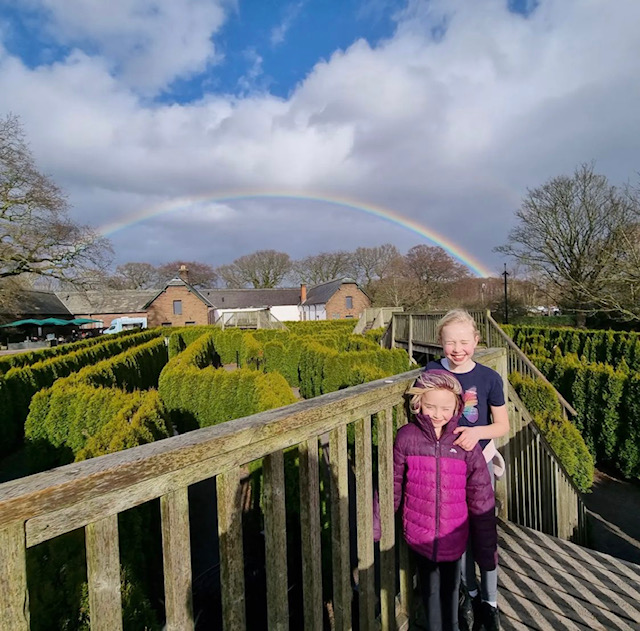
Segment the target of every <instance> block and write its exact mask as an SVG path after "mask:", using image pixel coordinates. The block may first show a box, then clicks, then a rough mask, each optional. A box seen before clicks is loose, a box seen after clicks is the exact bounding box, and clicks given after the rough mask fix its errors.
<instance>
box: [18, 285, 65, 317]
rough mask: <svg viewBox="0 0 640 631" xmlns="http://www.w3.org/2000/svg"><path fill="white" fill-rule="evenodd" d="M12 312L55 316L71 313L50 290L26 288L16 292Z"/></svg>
mask: <svg viewBox="0 0 640 631" xmlns="http://www.w3.org/2000/svg"><path fill="white" fill-rule="evenodd" d="M11 311H12V313H13V314H20V315H23V316H24V315H33V316H35V315H38V316H56V315H63V316H69V315H73V314H72V312H71V311H69V309H68V308H67V307H66V306H65V304H64V303H63V302H61V301H60V299H59V298H58V297H57V296H56V295H55V294H54V293H52V292H50V291H36V290H26V291H20V292H19V293H18V294H16V300H15V304H14V306H13V308H12V309H11Z"/></svg>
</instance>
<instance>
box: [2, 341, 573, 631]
mask: <svg viewBox="0 0 640 631" xmlns="http://www.w3.org/2000/svg"><path fill="white" fill-rule="evenodd" d="M477 359H478V361H480V362H482V363H486V364H487V365H489V366H491V367H492V368H494V369H496V370H497V371H498V372H499V373H500V374H501V375H503V377H506V368H507V362H506V352H505V350H504V349H489V350H480V351H478V353H477ZM418 372H419V371H412V372H409V373H405V374H402V375H397V376H395V377H393V378H389V379H383V380H379V381H375V382H371V383H368V384H363V385H361V386H356V387H354V388H349V389H346V390H342V391H339V392H335V393H331V394H327V395H324V396H321V397H318V398H316V399H312V400H309V401H303V402H300V403H297V404H294V405H291V406H287V407H285V408H280V409H277V410H271V411H268V412H264V413H261V414H256V415H254V416H250V417H246V418H242V419H237V420H234V421H229V422H227V423H222V424H220V425H217V426H214V427H209V428H205V429H201V430H197V431H194V432H190V433H187V434H184V435H181V436H177V437H174V438H169V439H165V440H162V441H158V442H156V443H152V444H148V445H143V446H141V447H136V448H133V449H129V450H126V451H122V452H118V453H115V454H110V455H107V456H102V457H99V458H95V459H93V460H87V461H84V462H80V463H76V464H72V465H68V466H65V467H61V468H59V469H54V470H52V471H48V472H45V473H41V474H37V475H34V476H30V477H27V478H23V479H19V480H15V481H13V482H8V483H5V484H3V485H0V609H1V611H2V614H1V615H0V630H1V631H27V630H28V629H29V605H28V603H29V598H28V588H27V586H28V583H29V581H30V580H31V579H32V578H33V577H30V576H28V575H27V564H26V551H27V548H30V547H32V546H36V545H38V544H39V543H42V542H44V541H49V540H52V539H55V538H57V537H60V536H62V535H64V534H65V533H69V532H71V531H73V530H75V529H78V528H84V531H85V542H86V543H85V545H86V558H87V567H88V572H87V577H88V584H89V601H90V613H91V628H92V630H93V631H96V630H98V631H117V630H119V629H122V605H121V595H120V560H119V544H118V514H119V513H122V512H123V511H126V510H128V509H130V508H133V507H135V506H138V505H141V504H143V503H146V502H150V501H152V500H157V499H158V498H159V499H160V507H161V511H160V518H161V522H162V524H161V525H162V554H163V562H164V580H165V598H164V602H165V611H166V620H167V626H166V628H167V629H168V630H173V631H178V630H179V631H187V630H189V629H193V628H194V616H193V612H192V593H191V584H192V571H191V551H190V543H189V541H190V536H189V535H190V526H189V499H188V493H187V490H188V487H189V486H190V485H193V484H195V483H198V482H201V481H203V480H207V479H215V484H216V489H217V494H216V496H217V497H216V502H217V523H218V538H219V550H220V577H221V579H220V583H221V601H222V620H223V628H224V629H225V630H227V631H231V630H233V631H239V630H242V629H245V628H246V607H247V606H249V607H250V606H251V603H247V602H246V597H245V583H244V580H245V575H244V562H243V559H244V553H243V532H242V510H243V509H242V502H241V501H240V495H241V489H242V477H243V472H245V465H246V464H247V463H250V462H252V461H254V460H256V459H261V458H262V459H264V460H263V467H262V470H263V493H264V495H263V502H262V511H263V519H264V537H265V541H264V546H265V559H266V594H267V620H268V627H269V629H288V628H289V626H288V625H289V616H290V612H289V609H288V595H287V588H288V584H289V583H288V580H287V560H288V556H287V536H286V529H287V526H286V524H287V512H288V510H289V509H290V507H287V506H285V501H284V485H285V481H284V480H285V475H284V473H285V472H284V450H286V449H289V448H297V450H298V455H299V486H300V495H299V497H300V528H301V538H300V540H301V542H302V543H301V546H302V550H301V551H300V555H299V557H300V558H301V564H302V568H301V574H302V584H303V603H304V604H303V608H304V628H305V629H307V630H310V631H320V630H321V629H322V628H323V611H324V606H325V603H326V602H330V605H331V611H332V615H333V624H334V628H335V629H339V630H342V629H350V628H351V625H352V599H353V598H354V597H356V598H357V599H358V611H359V621H358V624H359V627H360V629H363V630H366V629H374V628H375V629H377V628H381V629H383V630H387V629H395V628H406V627H407V624H408V619H409V616H410V615H411V611H412V605H411V597H412V590H413V578H412V574H411V570H410V564H409V556H408V552H407V548H406V546H405V544H404V543H403V542H402V541H401V538H399V537H398V536H397V533H396V529H395V519H394V514H393V479H392V478H393V427H394V420H395V423H396V425H397V426H400V425H402V424H404V423H406V422H407V416H406V406H405V403H406V402H405V397H404V392H405V391H406V389H407V387H408V385H409V384H411V383H412V382H413V380H414V379H415V377H416V376H417V374H418ZM505 383H506V379H505ZM508 394H509V408H510V417H511V423H512V430H511V433H510V435H509V436H508V437H505V438H504V439H503V444H502V450H503V452H504V453H505V455H506V457H507V460H508V462H509V469H508V474H507V476H506V479H503V480H501V481H499V482H498V484H497V487H496V494H497V496H498V498H499V499H500V502H501V506H502V513H501V515H502V516H503V517H507V518H509V519H513V520H514V521H517V522H518V523H525V524H526V525H533V526H534V527H536V526H539V527H540V528H541V529H543V530H544V531H545V532H551V533H552V534H557V535H558V536H565V537H569V536H571V535H572V534H573V535H574V536H575V535H576V533H578V532H579V531H580V530H581V528H582V525H583V522H582V521H581V520H582V519H583V512H582V509H581V503H580V497H579V494H578V493H576V491H575V488H574V487H573V485H572V484H571V482H570V481H569V479H568V476H567V475H566V473H565V471H564V470H563V469H562V467H559V466H558V465H557V463H555V462H554V459H553V456H552V454H551V452H549V449H548V446H547V445H546V442H545V441H544V439H543V438H542V437H541V436H540V435H539V433H538V432H537V431H536V429H535V427H534V426H533V425H532V423H531V419H530V417H529V416H528V414H527V413H526V411H525V410H524V408H523V407H522V404H521V402H519V399H517V397H516V396H515V394H514V393H513V392H511V391H509V392H508ZM349 426H352V430H349V431H350V432H351V431H352V435H353V437H354V444H353V445H352V446H348V440H347V432H348V428H349ZM373 427H375V435H376V436H377V446H376V445H374V444H373V441H372V428H373ZM324 453H326V454H327V463H326V465H327V470H328V473H329V476H328V482H327V484H328V487H329V489H330V492H329V493H328V496H324V497H325V498H326V501H327V502H328V505H329V511H328V514H329V515H330V528H331V544H330V546H331V558H332V563H331V565H332V590H331V591H332V593H331V594H327V593H325V594H323V587H322V568H321V559H322V546H321V538H320V534H321V521H320V518H321V512H320V504H321V493H327V491H326V488H327V485H325V486H324V490H323V491H320V475H319V472H320V470H321V469H323V466H321V460H322V457H321V455H320V454H324ZM376 454H377V456H376ZM376 457H377V462H376V464H377V467H375V466H374V458H376ZM375 469H377V486H378V489H379V498H380V514H381V530H382V538H381V541H380V557H379V559H378V560H376V559H374V545H373V517H372V497H373V478H374V473H373V472H374V470H375ZM351 476H352V477H353V478H354V480H355V482H354V486H351V485H350V483H349V480H350V477H351ZM350 506H351V507H355V510H354V514H355V518H354V519H355V521H353V520H350ZM354 532H355V533H357V538H356V539H355V541H354V540H353V539H352V538H353V536H354ZM351 546H355V548H354V549H356V550H357V563H356V567H354V565H353V564H352V561H351V559H350V549H351ZM396 559H398V560H396ZM378 563H379V570H380V571H379V575H380V585H379V588H378V587H377V586H376V583H375V579H374V576H375V574H376V572H375V568H376V564H378ZM356 570H357V571H356ZM356 576H357V579H355V578H354V577H356ZM396 576H399V579H400V580H399V591H398V589H397V588H396ZM354 580H355V581H356V582H357V589H354V587H353V581H354ZM397 592H398V593H397ZM354 594H357V596H354Z"/></svg>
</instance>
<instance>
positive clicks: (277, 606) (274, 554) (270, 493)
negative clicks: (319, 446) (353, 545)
mask: <svg viewBox="0 0 640 631" xmlns="http://www.w3.org/2000/svg"><path fill="white" fill-rule="evenodd" d="M263 462H264V466H263V471H264V536H265V537H264V538H265V558H266V559H267V564H266V565H267V567H266V570H267V624H268V628H269V631H287V630H288V629H289V597H288V591H289V590H288V588H289V581H288V578H287V518H286V512H285V505H284V454H283V452H282V451H276V452H274V453H272V454H270V455H268V456H267V457H266V458H265V459H264V461H263Z"/></svg>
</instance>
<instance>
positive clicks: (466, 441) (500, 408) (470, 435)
mask: <svg viewBox="0 0 640 631" xmlns="http://www.w3.org/2000/svg"><path fill="white" fill-rule="evenodd" d="M489 409H490V410H491V418H492V419H493V423H490V424H489V425H481V426H480V427H456V428H455V429H454V430H453V432H454V434H459V436H458V438H457V439H456V441H455V442H454V443H453V444H454V445H459V446H460V447H462V449H464V450H465V451H471V450H472V449H473V448H474V447H475V446H476V445H477V444H478V441H479V440H490V439H492V438H500V436H504V435H505V434H507V433H508V432H509V414H508V412H507V406H506V405H490V406H489Z"/></svg>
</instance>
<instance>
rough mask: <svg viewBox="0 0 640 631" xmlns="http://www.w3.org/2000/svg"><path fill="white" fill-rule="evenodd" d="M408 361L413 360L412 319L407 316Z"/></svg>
mask: <svg viewBox="0 0 640 631" xmlns="http://www.w3.org/2000/svg"><path fill="white" fill-rule="evenodd" d="M409 359H410V360H413V317H412V316H411V314H409Z"/></svg>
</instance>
